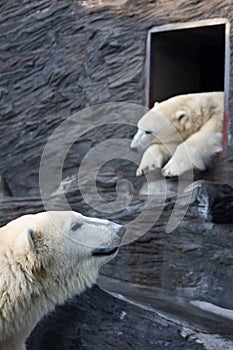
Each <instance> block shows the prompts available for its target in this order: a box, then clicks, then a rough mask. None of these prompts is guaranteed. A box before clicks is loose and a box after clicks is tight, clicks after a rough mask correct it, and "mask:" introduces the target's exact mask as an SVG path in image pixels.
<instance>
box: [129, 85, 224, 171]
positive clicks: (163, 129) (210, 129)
mask: <svg viewBox="0 0 233 350" xmlns="http://www.w3.org/2000/svg"><path fill="white" fill-rule="evenodd" d="M223 97H224V95H223V92H208V93H196V94H187V95H179V96H175V97H172V98H170V99H168V100H166V101H163V102H161V103H156V104H155V105H154V107H153V108H152V109H151V110H150V111H149V112H147V113H146V114H145V115H144V116H143V117H142V118H141V119H140V120H139V122H138V132H137V133H136V135H135V136H134V138H133V140H132V142H131V144H130V147H131V148H132V149H136V150H139V151H141V150H144V154H143V156H142V159H141V162H140V165H139V168H138V170H137V175H142V174H143V173H146V172H148V171H151V170H153V169H155V168H162V167H163V166H164V163H166V161H167V160H168V159H169V158H170V157H171V159H170V160H169V162H168V163H167V164H166V165H165V166H164V168H163V169H162V173H163V175H164V176H177V175H181V174H183V173H184V172H185V171H188V170H191V169H193V168H194V169H195V168H196V169H200V170H203V169H205V168H206V166H207V165H208V163H209V159H210V158H211V156H212V155H213V154H215V153H216V152H219V151H221V149H222V129H223V105H224V101H223ZM152 154H153V155H152ZM151 155H152V156H151Z"/></svg>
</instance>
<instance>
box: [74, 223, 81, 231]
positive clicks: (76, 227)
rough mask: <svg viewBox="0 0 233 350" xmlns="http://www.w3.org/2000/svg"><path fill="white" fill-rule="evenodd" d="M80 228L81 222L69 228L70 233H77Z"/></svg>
mask: <svg viewBox="0 0 233 350" xmlns="http://www.w3.org/2000/svg"><path fill="white" fill-rule="evenodd" d="M81 226H82V223H81V222H76V223H75V224H73V225H72V226H71V231H77V230H78V229H79V228H80V227H81Z"/></svg>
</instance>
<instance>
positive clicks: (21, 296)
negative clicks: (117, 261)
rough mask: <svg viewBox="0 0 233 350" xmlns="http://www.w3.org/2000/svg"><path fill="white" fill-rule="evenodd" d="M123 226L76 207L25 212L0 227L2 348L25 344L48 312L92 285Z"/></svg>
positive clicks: (17, 348)
mask: <svg viewBox="0 0 233 350" xmlns="http://www.w3.org/2000/svg"><path fill="white" fill-rule="evenodd" d="M124 231H125V228H124V227H122V226H121V225H118V224H115V223H113V222H111V221H108V220H100V219H95V218H88V217H85V216H83V215H81V214H79V213H76V212H72V211H70V212H69V211H66V212H64V211H63V212H43V213H38V214H35V215H25V216H22V217H20V218H18V219H16V220H13V221H11V222H10V223H9V224H7V225H6V226H4V227H2V228H0V262H1V273H0V305H1V306H0V349H1V350H23V349H25V345H24V342H25V340H26V338H27V337H28V335H29V334H30V332H31V331H32V329H33V328H34V326H35V325H36V323H37V322H38V321H39V320H40V319H41V318H42V317H43V316H44V315H45V314H47V313H48V312H49V311H50V310H52V309H53V308H54V307H55V305H56V304H61V303H63V302H64V301H65V300H66V299H67V298H70V297H72V296H74V295H75V294H79V293H81V292H82V291H84V290H85V288H86V287H91V286H92V284H93V283H95V281H96V278H97V275H98V271H99V269H100V267H101V266H102V265H103V264H105V263H106V262H108V261H109V260H111V259H112V258H113V257H114V256H115V255H116V254H117V251H118V247H119V245H120V242H121V239H122V236H123V234H124Z"/></svg>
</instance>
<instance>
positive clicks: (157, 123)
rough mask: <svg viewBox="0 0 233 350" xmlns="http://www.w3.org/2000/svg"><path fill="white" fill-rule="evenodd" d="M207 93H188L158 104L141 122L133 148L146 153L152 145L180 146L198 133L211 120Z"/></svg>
mask: <svg viewBox="0 0 233 350" xmlns="http://www.w3.org/2000/svg"><path fill="white" fill-rule="evenodd" d="M202 95H204V94H187V95H179V96H175V97H172V98H170V99H168V100H166V101H163V102H161V103H158V102H156V103H155V105H154V107H153V108H152V109H150V110H149V111H148V112H147V113H146V114H145V115H144V116H143V117H142V118H141V119H140V120H139V122H138V125H137V127H138V131H137V133H136V135H135V136H134V138H133V140H132V142H131V144H130V148H131V149H133V150H136V151H142V150H145V149H146V148H148V147H149V146H150V145H151V144H153V143H157V144H179V143H181V142H183V141H184V140H185V139H186V138H187V137H189V136H190V135H191V134H192V133H194V132H196V131H197V130H198V129H199V128H200V127H201V126H202V125H203V123H204V122H206V120H207V119H208V117H209V114H208V111H207V110H206V109H205V106H204V105H203V100H204V98H203V97H204V96H202Z"/></svg>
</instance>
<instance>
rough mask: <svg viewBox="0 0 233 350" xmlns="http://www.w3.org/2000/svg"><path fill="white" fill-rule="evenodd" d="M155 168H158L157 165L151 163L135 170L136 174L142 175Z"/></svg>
mask: <svg viewBox="0 0 233 350" xmlns="http://www.w3.org/2000/svg"><path fill="white" fill-rule="evenodd" d="M155 169H158V166H157V164H151V165H149V166H146V167H145V168H142V167H140V166H139V167H138V168H137V171H136V176H142V175H145V174H147V173H149V172H150V171H153V170H155Z"/></svg>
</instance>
